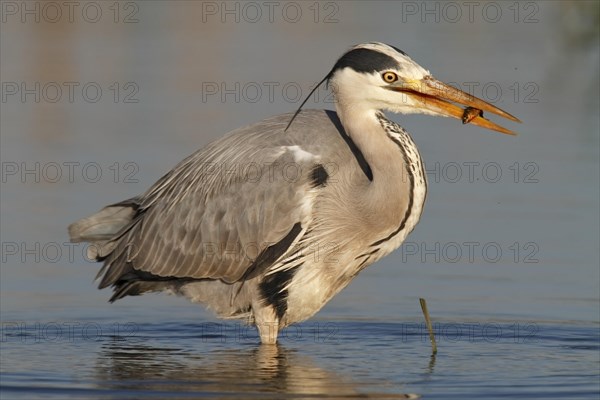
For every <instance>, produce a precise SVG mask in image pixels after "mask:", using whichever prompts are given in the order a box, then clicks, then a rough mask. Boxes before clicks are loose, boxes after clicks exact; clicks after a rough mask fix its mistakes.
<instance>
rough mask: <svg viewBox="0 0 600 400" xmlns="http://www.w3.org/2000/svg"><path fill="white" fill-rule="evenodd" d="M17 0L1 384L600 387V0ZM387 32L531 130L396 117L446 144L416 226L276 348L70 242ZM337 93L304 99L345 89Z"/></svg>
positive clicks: (1, 121) (430, 162)
mask: <svg viewBox="0 0 600 400" xmlns="http://www.w3.org/2000/svg"><path fill="white" fill-rule="evenodd" d="M6 3H10V4H11V6H10V7H12V4H13V2H5V3H3V7H5V8H3V12H4V13H5V14H3V18H5V19H6V22H3V23H2V26H1V28H2V35H0V44H1V47H0V49H1V57H0V62H1V66H2V82H3V87H2V90H3V92H2V94H3V100H2V103H1V104H0V105H1V108H2V109H1V118H0V128H1V133H2V135H1V142H2V143H1V144H2V146H1V150H0V151H1V157H2V190H1V192H0V197H1V202H0V207H1V210H2V211H1V212H2V218H1V221H0V225H1V235H2V238H1V242H2V260H1V261H2V267H1V270H0V272H1V279H0V289H1V290H0V311H1V331H0V350H1V353H0V357H1V359H0V361H1V362H0V372H1V375H0V386H1V388H0V390H1V397H2V399H10V398H27V399H30V398H61V399H62V398H141V397H151V398H152V397H154V398H214V397H216V398H282V397H288V398H321V397H329V398H348V397H361V398H363V397H373V398H385V397H389V398H402V397H403V396H404V395H408V394H415V395H419V396H422V397H423V398H445V399H448V398H455V399H467V398H474V399H479V398H536V399H546V398H565V399H597V398H598V397H599V396H600V347H599V346H600V269H599V266H598V264H599V250H598V247H599V246H598V242H599V237H598V235H599V233H598V231H599V229H600V226H599V225H600V222H599V216H598V213H599V211H598V210H599V206H600V204H599V197H600V195H599V183H598V182H599V141H598V139H599V136H600V135H599V129H600V128H599V122H598V118H599V117H598V111H597V110H598V107H599V102H598V92H599V89H600V88H599V79H598V74H597V71H598V64H599V58H600V57H599V54H600V52H599V50H598V22H597V21H598V17H597V16H598V9H599V8H598V6H597V5H596V4H595V3H593V2H590V3H581V2H579V3H575V4H571V5H568V4H566V3H565V4H563V3H558V2H556V3H554V2H548V3H545V2H539V3H537V2H524V3H519V7H520V8H519V9H518V10H519V12H518V13H517V14H515V13H516V10H515V8H514V3H510V2H509V3H500V2H488V3H486V4H491V5H487V6H486V7H487V8H486V10H487V11H486V12H488V13H491V12H492V11H493V7H497V8H498V9H500V10H501V17H500V18H499V19H498V21H496V22H492V20H493V18H492V17H493V15H492V14H486V15H485V17H484V16H483V15H482V14H481V13H479V12H480V11H482V9H483V6H481V7H482V9H481V10H480V9H479V8H477V9H476V11H477V12H476V13H475V14H474V15H473V20H472V21H471V20H470V19H469V17H468V10H467V9H465V8H464V7H465V6H464V5H462V3H460V2H447V3H437V2H434V3H428V4H429V7H431V9H433V10H434V11H433V14H431V13H430V14H427V13H424V14H422V12H424V11H426V10H425V9H423V4H424V3H422V2H404V3H393V2H364V3H363V2H328V3H327V2H326V3H320V8H319V9H318V10H319V12H318V15H316V14H314V13H315V12H316V10H315V8H314V7H313V8H312V9H311V8H309V7H310V6H311V5H312V4H313V3H310V4H309V3H293V4H292V5H291V6H288V8H289V7H295V4H298V5H299V6H300V8H301V10H302V12H303V13H302V16H303V17H301V18H300V20H299V21H298V22H295V23H292V22H290V21H289V20H286V19H285V18H283V17H278V16H277V15H279V14H274V17H273V18H274V21H273V22H269V21H268V20H265V19H264V18H266V17H264V18H263V19H261V20H258V21H254V22H250V21H249V20H248V19H249V18H250V17H252V15H253V14H248V13H250V12H251V11H252V9H251V8H248V6H247V7H246V9H245V10H246V11H243V8H242V3H236V2H231V3H228V4H229V6H231V7H233V8H232V9H233V10H235V7H239V10H240V11H239V13H240V14H239V16H240V18H239V21H238V22H235V20H232V19H231V18H233V17H232V16H229V17H228V16H227V15H225V17H223V18H225V19H224V21H225V22H222V21H221V18H222V16H221V15H219V14H218V13H219V12H221V10H220V9H219V7H220V4H222V3H221V2H217V3H210V2H209V3H206V2H205V3H204V4H205V5H204V6H203V5H202V4H203V3H200V2H197V3H194V2H171V3H167V2H162V1H157V2H152V3H143V2H126V3H120V4H121V8H120V9H119V14H118V15H116V14H114V12H115V9H114V7H113V8H112V9H111V8H109V6H110V5H111V4H113V3H110V4H109V3H94V4H99V5H100V7H101V9H102V11H103V13H102V17H101V18H100V20H99V21H98V22H93V23H92V22H89V21H87V20H86V19H85V18H83V17H82V16H81V14H78V13H77V12H76V13H75V14H74V16H73V18H74V19H75V21H74V22H72V23H71V22H69V21H68V20H65V19H64V18H63V20H62V22H60V23H54V22H49V21H48V19H49V18H48V16H50V17H51V16H52V15H53V14H44V15H41V20H40V22H39V23H37V22H35V20H33V19H32V17H31V16H29V17H27V16H26V17H25V22H21V17H22V16H21V15H20V14H16V15H17V17H15V16H14V15H13V11H12V10H13V9H12V8H6V7H7V6H5V5H4V4H6ZM14 4H16V7H17V12H20V9H19V8H18V7H21V5H22V4H23V3H21V2H16V3H14ZM35 4H38V6H36V5H35ZM41 4H42V3H37V2H30V3H28V7H31V8H32V9H35V7H41V8H40V10H43V9H44V8H43V6H42V5H41ZM78 4H79V3H78ZM206 4H209V5H211V4H212V5H216V7H217V9H216V11H215V12H217V14H216V16H215V15H213V14H211V13H212V11H211V9H206V8H205V7H206ZM236 4H237V5H236ZM251 4H256V5H259V6H263V11H264V10H266V9H265V8H264V7H266V5H264V4H263V3H261V2H255V3H251ZM290 4H291V3H290ZM402 4H404V5H402ZM436 4H437V5H436ZM442 4H451V5H454V6H458V7H462V14H461V17H460V18H458V19H457V20H452V18H453V14H451V12H452V11H453V9H452V7H453V6H444V7H445V8H443V7H442ZM84 6H85V4H83V3H82V4H81V8H82V9H83V7H84ZM410 6H415V7H417V8H416V9H415V8H410ZM511 6H513V8H510V7H511ZM87 7H88V8H89V7H90V6H87ZM91 7H95V6H91ZM136 7H137V8H136ZM203 7H204V8H203ZM282 7H283V6H282ZM407 7H408V8H407ZM435 7H438V10H439V11H435V9H436V8H435ZM77 10H79V9H77ZM86 10H87V11H86V12H92V11H93V10H92V9H91V8H90V9H86ZM444 10H445V11H444ZM51 11H52V10H51V9H50V8H47V9H46V11H45V12H46V13H50V12H51ZM209 11H210V12H209ZM213 11H214V9H213ZM288 11H289V12H291V11H292V9H291V8H289V10H288ZM40 12H42V11H40ZM234 12H235V11H234ZM244 12H246V13H247V14H243V13H244ZM332 12H333V14H331V13H332ZM436 13H437V16H438V17H439V18H438V20H436V19H435V17H436ZM63 15H68V13H67V14H63ZM266 15H267V14H266V13H263V16H266ZM315 15H316V17H315ZM91 16H92V15H91V14H90V15H87V14H86V18H88V19H89V17H91ZM127 16H130V17H131V18H134V19H137V20H138V21H137V22H132V23H121V22H123V20H124V19H125V18H126V17H127ZM290 16H291V14H290V15H287V17H290ZM287 17H286V18H287ZM326 17H327V18H326ZM329 17H331V18H334V19H336V21H335V22H332V21H331V20H330V18H329ZM228 18H229V19H228ZM315 18H316V20H317V22H314V21H315ZM50 19H51V18H50ZM250 19H251V18H250ZM288 19H289V18H288ZM325 19H327V20H328V22H325ZM115 21H117V22H115ZM370 40H380V41H385V42H388V43H390V44H393V45H395V46H397V47H400V48H402V49H403V50H405V51H406V52H408V54H410V55H411V56H412V57H413V59H415V60H416V61H417V62H419V63H420V64H422V65H423V66H425V67H426V68H428V69H430V70H431V72H432V73H433V74H434V75H435V76H436V77H438V78H439V79H441V80H444V81H447V82H455V83H456V84H458V85H460V86H461V88H462V89H468V87H469V86H470V87H473V88H474V89H473V93H474V94H475V95H476V96H479V97H483V98H484V99H485V100H488V101H491V102H493V103H495V104H497V105H498V106H500V107H502V108H504V109H506V110H507V111H508V112H510V113H512V114H514V115H517V116H518V117H519V118H521V119H522V120H523V122H524V123H523V124H522V125H517V124H511V123H506V124H505V125H506V126H507V127H509V128H512V129H515V130H517V131H518V132H519V133H520V135H519V136H517V137H514V138H513V137H507V136H504V135H500V134H495V133H491V132H484V131H482V130H480V129H478V128H475V127H471V126H463V125H461V124H460V123H459V122H457V121H450V120H446V119H435V118H430V117H423V116H414V117H413V116H409V117H399V116H393V118H394V119H395V120H396V121H398V122H400V123H401V124H402V125H403V126H405V127H407V129H408V130H409V131H410V132H412V134H413V138H414V140H415V141H416V143H417V144H418V146H419V148H420V150H421V153H422V155H423V157H424V159H425V161H426V164H427V172H428V178H429V183H430V185H429V196H428V200H427V204H426V209H425V212H424V214H423V217H422V220H421V222H420V224H419V225H418V226H417V228H416V229H415V231H414V232H413V233H412V234H411V235H410V236H409V238H408V239H407V241H406V242H405V244H404V246H403V247H402V248H401V249H399V250H398V251H396V252H395V253H393V254H392V255H390V256H389V257H387V258H385V259H383V260H381V261H380V262H379V263H377V264H376V265H373V266H372V267H370V268H368V269H367V270H365V271H364V272H363V273H361V275H360V276H359V277H358V279H356V280H355V281H354V282H353V283H352V284H351V285H350V286H349V287H348V288H347V289H345V290H344V291H343V292H342V293H341V294H340V295H338V296H337V297H336V298H334V299H333V300H332V301H331V302H330V303H329V304H328V305H327V306H326V307H325V308H324V309H323V310H322V311H321V312H320V313H318V314H317V316H316V317H315V318H313V319H311V320H309V321H306V322H305V323H302V324H299V325H297V326H293V327H290V328H289V329H287V330H286V331H285V332H283V334H282V337H281V341H280V342H281V343H280V344H279V345H278V346H277V347H272V348H270V347H263V346H259V345H258V339H257V337H256V333H255V331H254V330H253V329H251V328H247V327H245V326H243V325H240V324H238V323H237V322H235V321H219V320H216V319H215V318H214V317H213V316H212V315H211V314H210V313H208V312H206V311H204V310H203V309H202V308H201V307H198V306H196V305H192V304H189V303H188V302H186V301H185V300H183V299H179V298H173V297H169V296H166V295H146V296H141V297H138V298H127V299H124V300H122V301H119V302H117V303H115V304H113V305H110V304H108V303H107V302H106V300H107V299H108V297H109V293H108V292H107V291H98V290H96V289H95V284H94V282H93V277H94V275H95V273H96V271H97V268H98V267H99V266H98V265H97V264H90V263H89V262H87V261H86V260H85V258H84V257H83V256H82V252H83V251H84V250H85V247H84V246H80V245H77V244H75V245H71V244H69V243H68V238H67V235H66V226H67V225H68V224H69V223H71V222H72V221H74V220H76V219H78V218H81V217H82V216H85V215H88V214H90V213H92V212H94V211H95V210H97V209H99V208H100V207H102V206H103V205H105V204H109V203H113V202H116V201H118V200H121V199H125V198H128V197H131V196H134V195H136V194H138V193H140V192H142V191H144V190H145V189H146V188H147V187H148V186H149V185H150V184H152V183H153V182H154V181H155V180H156V179H158V178H159V177H160V176H161V175H162V174H163V173H164V172H165V171H167V170H168V169H169V168H171V167H172V166H173V165H174V164H175V163H177V162H178V161H179V160H180V159H182V158H183V157H185V156H186V155H187V154H189V153H190V152H192V151H193V150H194V149H196V148H199V147H201V146H203V145H205V144H206V143H208V142H209V141H211V140H213V139H214V138H216V137H219V136H220V135H221V134H222V133H224V132H227V131H229V130H231V129H233V128H236V127H239V126H242V125H244V124H247V123H250V122H254V121H257V120H259V119H261V118H264V117H267V116H270V115H274V114H278V113H282V112H288V111H291V110H294V109H295V107H297V106H298V105H299V102H300V99H298V100H297V99H296V97H295V94H294V93H293V89H297V88H298V87H300V89H301V91H302V92H303V93H304V94H307V93H308V92H307V90H308V89H309V88H310V86H311V85H313V84H314V83H316V82H317V81H318V80H319V79H320V78H321V77H322V75H324V74H325V73H326V72H327V71H328V70H329V68H330V67H331V64H332V63H333V62H334V61H335V58H336V57H337V56H339V55H340V54H341V53H342V52H343V51H344V50H345V49H346V48H347V47H348V46H349V45H351V44H353V43H358V42H364V41H370ZM68 82H75V83H74V84H72V85H75V86H73V87H75V88H77V90H75V91H74V92H73V101H71V100H70V98H69V95H68V90H66V89H65V88H67V87H68V86H66V85H67V83H68ZM36 83H39V84H40V89H39V90H37V89H36ZM53 83H57V84H58V86H60V87H62V88H63V95H62V96H61V97H60V98H58V99H57V97H56V96H57V95H56V93H55V92H53V90H55V89H56V85H54V84H53ZM14 84H16V86H14ZM22 84H24V85H25V89H30V90H29V92H27V91H26V92H27V93H29V94H23V93H22V92H21V88H22V86H21V85H22ZM215 84H216V85H217V86H216V87H215V86H214V85H215ZM223 84H224V85H225V86H221V85H223ZM236 84H238V86H236ZM85 85H87V87H88V88H89V90H90V92H89V93H88V92H86V93H85V94H84V93H83V92H82V91H81V90H79V89H80V88H83V87H84V86H85ZM269 85H271V87H273V88H275V89H274V91H273V92H272V97H270V96H269V92H268V88H269ZM15 87H16V88H17V90H18V92H17V93H16V94H11V93H12V91H14V90H15ZM97 87H100V89H101V91H102V95H101V96H100V98H98V99H97V101H92V100H95V99H93V90H94V89H95V88H97ZM257 87H259V88H262V92H261V96H258V97H257V92H253V91H252V90H256V88H257ZM284 87H286V88H287V89H286V90H287V91H285V92H284V91H283V88H284ZM44 88H45V89H44ZM215 88H217V93H214V94H211V93H212V92H211V90H215ZM222 88H224V89H222ZM231 88H233V91H231V90H230V89H231ZM236 88H239V89H236ZM484 88H485V89H484ZM227 90H230V91H229V92H227ZM498 90H499V92H498ZM32 91H33V92H32ZM495 91H496V92H495ZM36 92H37V94H36ZM225 92H226V93H225ZM227 93H229V94H227ZM326 93H327V92H326V91H325V89H321V90H320V91H319V92H318V95H319V99H318V101H317V100H315V101H313V100H312V99H311V100H310V101H309V102H308V103H307V107H318V108H322V107H325V108H332V104H331V103H330V102H328V99H327V97H326ZM36 95H37V96H38V97H39V101H36ZM298 97H299V98H300V97H301V96H298ZM55 99H56V101H53V100H55ZM126 100H127V101H126ZM135 100H137V101H135ZM131 101H133V102H131ZM495 121H498V119H495ZM57 172H58V173H59V174H58V175H57ZM98 172H99V174H98ZM419 297H424V298H426V299H427V301H428V305H429V310H430V312H431V315H432V319H433V322H434V330H435V332H436V336H437V340H438V348H439V351H438V354H437V355H436V356H435V357H432V355H431V346H430V343H429V338H428V335H427V331H426V329H425V327H424V325H423V322H422V321H423V318H422V315H421V310H420V307H419V302H418V299H419Z"/></svg>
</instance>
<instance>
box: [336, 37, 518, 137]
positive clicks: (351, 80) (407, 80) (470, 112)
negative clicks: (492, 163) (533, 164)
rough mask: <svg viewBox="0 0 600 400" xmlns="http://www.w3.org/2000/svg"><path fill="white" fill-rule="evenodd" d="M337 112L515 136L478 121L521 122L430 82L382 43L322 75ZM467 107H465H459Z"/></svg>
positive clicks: (351, 53) (364, 47)
mask: <svg viewBox="0 0 600 400" xmlns="http://www.w3.org/2000/svg"><path fill="white" fill-rule="evenodd" d="M327 81H328V85H330V87H331V90H332V91H333V93H334V95H335V98H336V105H337V107H338V110H339V109H340V108H341V109H343V110H344V112H361V111H364V110H382V109H383V110H389V111H392V112H395V113H401V114H415V113H421V114H429V115H434V116H442V117H453V118H457V119H461V120H462V121H463V123H472V124H474V125H477V126H480V127H483V128H487V129H491V130H495V131H498V132H502V133H507V134H514V132H512V131H511V130H509V129H506V128H504V127H502V126H500V125H497V124H495V123H493V122H491V121H489V120H488V119H486V118H484V117H483V112H484V111H485V112H490V113H492V114H496V115H499V116H502V117H504V118H508V119H510V120H512V121H516V122H520V121H519V119H517V118H516V117H514V116H512V115H510V114H509V113H507V112H505V111H503V110H501V109H499V108H498V107H495V106H493V105H492V104H490V103H488V102H485V101H483V100H481V99H479V98H477V97H475V96H473V95H470V94H468V93H466V92H463V91H462V90H459V89H457V88H454V87H452V86H450V85H448V84H445V83H443V82H441V81H439V80H437V79H435V78H434V77H433V76H432V75H431V74H430V72H429V71H427V70H426V69H425V68H423V67H421V66H420V65H419V64H417V63H416V62H414V61H413V60H412V59H411V58H410V57H409V56H408V55H406V53H404V52H403V51H402V50H399V49H397V48H395V47H393V46H389V45H386V44H383V43H366V44H360V45H357V46H354V47H352V48H351V49H350V50H348V51H347V52H346V53H345V54H344V55H343V56H342V57H340V58H339V60H338V61H337V62H336V63H335V65H334V66H333V68H332V70H331V72H330V73H329V74H328V75H327ZM463 107H466V108H463Z"/></svg>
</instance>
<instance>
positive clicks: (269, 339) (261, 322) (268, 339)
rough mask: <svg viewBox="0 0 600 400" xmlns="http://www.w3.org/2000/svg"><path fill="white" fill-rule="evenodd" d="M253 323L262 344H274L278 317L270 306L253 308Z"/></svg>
mask: <svg viewBox="0 0 600 400" xmlns="http://www.w3.org/2000/svg"><path fill="white" fill-rule="evenodd" d="M253 310H254V323H255V325H256V328H257V329H258V334H259V336H260V341H261V343H262V344H276V343H277V335H278V334H279V318H277V315H276V314H275V310H274V309H273V307H271V306H266V307H265V306H262V307H261V306H259V307H257V308H253Z"/></svg>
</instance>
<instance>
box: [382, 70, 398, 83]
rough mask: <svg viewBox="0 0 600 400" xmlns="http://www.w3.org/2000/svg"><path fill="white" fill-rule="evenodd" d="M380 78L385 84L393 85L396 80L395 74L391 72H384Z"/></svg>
mask: <svg viewBox="0 0 600 400" xmlns="http://www.w3.org/2000/svg"><path fill="white" fill-rule="evenodd" d="M381 77H382V78H383V80H384V81H386V82H387V83H394V82H396V81H397V80H398V75H396V74H395V73H393V72H391V71H387V72H384V73H383V74H381Z"/></svg>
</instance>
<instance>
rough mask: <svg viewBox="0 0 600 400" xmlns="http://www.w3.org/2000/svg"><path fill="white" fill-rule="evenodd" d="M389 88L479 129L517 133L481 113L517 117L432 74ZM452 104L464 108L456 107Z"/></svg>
mask: <svg viewBox="0 0 600 400" xmlns="http://www.w3.org/2000/svg"><path fill="white" fill-rule="evenodd" d="M390 89H392V90H395V91H397V92H402V93H406V94H407V95H409V96H411V97H412V98H413V99H417V100H419V101H420V102H422V104H423V108H425V109H427V110H430V111H433V112H435V113H437V114H440V115H443V116H447V117H453V118H457V119H460V120H462V121H463V124H468V123H470V124H473V125H477V126H480V127H482V128H486V129H491V130H494V131H498V132H502V133H506V134H509V135H516V133H515V132H513V131H511V130H509V129H506V128H504V127H502V126H500V125H497V124H495V123H494V122H492V121H490V120H488V119H487V118H484V117H483V112H484V111H485V112H489V113H492V114H496V115H499V116H501V117H504V118H508V119H510V120H511V121H515V122H521V121H520V120H519V119H518V118H517V117H515V116H513V115H510V114H509V113H507V112H506V111H503V110H501V109H499V108H498V107H496V106H493V105H491V104H490V103H488V102H485V101H483V100H481V99H478V98H477V97H475V96H472V95H470V94H468V93H466V92H463V91H462V90H459V89H456V88H454V87H452V86H450V85H447V84H445V83H444V82H441V81H438V80H437V79H435V78H433V77H431V76H426V77H425V78H423V79H422V80H420V81H415V82H414V84H406V83H402V84H400V85H398V86H393V87H390ZM454 103H457V104H459V105H462V106H465V107H466V108H462V107H459V106H458V105H456V104H454Z"/></svg>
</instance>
